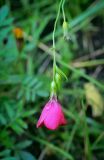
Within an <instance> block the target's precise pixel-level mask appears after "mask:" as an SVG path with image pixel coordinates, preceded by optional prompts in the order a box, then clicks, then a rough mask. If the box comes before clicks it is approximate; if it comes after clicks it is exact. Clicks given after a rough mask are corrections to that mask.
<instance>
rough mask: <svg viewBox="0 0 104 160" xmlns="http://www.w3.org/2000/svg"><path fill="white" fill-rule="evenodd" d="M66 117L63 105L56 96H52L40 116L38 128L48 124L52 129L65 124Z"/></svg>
mask: <svg viewBox="0 0 104 160" xmlns="http://www.w3.org/2000/svg"><path fill="white" fill-rule="evenodd" d="M66 123H67V122H66V119H65V117H64V114H63V111H62V107H61V105H60V103H59V102H58V101H57V99H56V98H54V97H53V98H51V99H50V100H49V102H48V103H47V104H46V105H45V107H44V108H43V111H42V113H41V115H40V118H39V120H38V122H37V128H38V127H41V126H43V125H44V126H46V127H47V128H48V129H50V130H55V129H57V128H58V127H59V126H60V125H65V124H66Z"/></svg>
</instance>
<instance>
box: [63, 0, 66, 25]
mask: <svg viewBox="0 0 104 160" xmlns="http://www.w3.org/2000/svg"><path fill="white" fill-rule="evenodd" d="M64 4H65V0H63V3H62V13H63V19H64V22H65V21H66V18H65V12H64Z"/></svg>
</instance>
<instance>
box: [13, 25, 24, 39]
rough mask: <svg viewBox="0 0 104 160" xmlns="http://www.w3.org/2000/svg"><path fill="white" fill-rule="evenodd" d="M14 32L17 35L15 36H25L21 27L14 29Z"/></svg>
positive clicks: (18, 37)
mask: <svg viewBox="0 0 104 160" xmlns="http://www.w3.org/2000/svg"><path fill="white" fill-rule="evenodd" d="M13 33H14V35H15V37H16V38H17V39H21V38H24V32H23V30H22V29H21V28H18V27H17V28H15V29H14V30H13Z"/></svg>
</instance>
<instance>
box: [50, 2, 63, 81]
mask: <svg viewBox="0 0 104 160" xmlns="http://www.w3.org/2000/svg"><path fill="white" fill-rule="evenodd" d="M62 1H63V0H61V1H60V4H59V8H58V13H57V17H56V20H55V23H54V29H53V36H52V37H53V81H55V72H56V71H55V68H56V51H55V31H56V25H57V22H58V18H59V15H60V10H61V4H62Z"/></svg>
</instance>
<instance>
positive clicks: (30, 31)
mask: <svg viewBox="0 0 104 160" xmlns="http://www.w3.org/2000/svg"><path fill="white" fill-rule="evenodd" d="M59 2H60V1H56V2H54V3H53V0H50V1H42V0H40V1H36V2H35V1H29V0H26V1H24V0H16V1H12V0H8V1H1V4H2V7H1V8H0V160H36V159H39V160H42V159H45V160H47V159H50V160H51V159H59V160H60V159H61V160H74V159H75V160H80V159H86V160H93V159H97V160H103V159H104V125H103V124H104V118H103V117H104V113H102V115H101V116H99V117H97V118H96V117H93V115H92V114H91V113H89V109H90V106H88V105H87V101H86V99H85V97H86V96H85V89H84V85H85V83H86V81H88V82H90V83H91V84H93V85H95V86H96V88H98V90H99V92H100V94H101V95H102V97H103V96H104V77H103V73H102V72H101V71H102V65H103V64H104V59H103V58H104V57H103V55H102V54H101V53H102V51H104V50H103V45H102V41H101V39H103V37H102V35H103V33H102V32H103V31H102V28H103V27H102V26H103V25H104V20H103V18H104V13H103V9H104V1H103V0H99V1H96V2H94V3H93V2H91V1H90V0H83V1H82V0H73V1H68V0H66V1H65V6H64V7H65V14H66V20H67V22H68V24H69V28H68V29H69V30H68V32H69V34H70V37H71V40H69V41H65V40H64V38H63V29H62V24H63V17H62V11H61V14H60V16H59V20H58V25H57V28H56V33H55V41H56V52H57V53H56V57H57V58H56V61H57V63H58V66H60V68H61V70H62V71H63V72H62V71H61V70H60V69H59V68H57V72H58V74H59V75H61V76H63V77H65V78H66V79H68V80H67V81H64V83H63V87H60V86H59V87H60V93H59V95H58V97H59V100H60V101H61V103H62V105H63V110H64V113H65V115H66V117H67V120H68V124H67V125H66V126H63V127H60V128H59V130H56V131H54V132H53V131H49V130H47V129H45V128H42V129H41V128H40V129H36V123H37V120H38V117H39V114H40V112H41V109H42V107H43V106H44V104H45V103H46V101H48V99H49V93H50V83H51V79H52V69H51V68H52V58H53V55H52V50H51V47H52V31H53V24H54V20H55V18H56V14H57V10H58V6H59ZM99 21H101V22H99ZM98 22H99V23H101V26H100V25H99V23H98ZM16 27H20V29H21V30H22V32H23V37H22V38H21V39H18V38H16V37H15V35H14V32H13V30H14V29H15V28H16ZM100 32H101V35H100ZM96 36H97V42H96V38H94V37H96ZM99 36H101V38H100V39H99ZM78 37H79V38H78ZM93 39H94V40H93ZM103 40H104V39H103ZM98 42H99V44H100V46H99V47H98V46H97V44H98ZM99 50H100V54H99V57H98V56H96V51H98V52H99ZM92 54H94V55H93V57H91V55H92ZM83 57H84V59H83ZM86 57H87V58H86ZM80 58H82V61H83V62H82V61H81V60H80ZM97 58H98V59H101V60H97ZM93 59H94V61H93ZM86 60H87V61H86ZM75 64H77V65H75ZM93 64H94V65H93ZM77 66H80V67H79V68H77ZM87 67H89V68H87ZM100 69H101V70H100ZM64 73H65V74H64ZM67 77H68V78H67ZM57 85H58V84H57ZM103 107H104V106H103ZM102 110H103V109H102Z"/></svg>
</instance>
